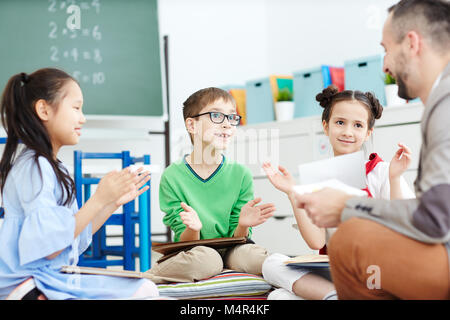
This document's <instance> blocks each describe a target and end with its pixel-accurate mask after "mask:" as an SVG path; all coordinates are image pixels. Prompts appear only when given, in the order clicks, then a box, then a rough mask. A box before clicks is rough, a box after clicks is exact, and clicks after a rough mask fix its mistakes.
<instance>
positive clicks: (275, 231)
mask: <svg viewBox="0 0 450 320" xmlns="http://www.w3.org/2000/svg"><path fill="white" fill-rule="evenodd" d="M293 223H295V218H294V217H293V216H292V214H291V215H290V216H289V217H286V218H284V219H275V218H273V217H272V218H270V219H269V220H267V221H266V222H265V223H263V224H262V225H259V226H257V227H255V228H253V235H252V240H253V241H255V243H256V244H258V245H260V246H262V247H264V248H266V249H267V250H268V251H269V253H275V252H278V253H283V254H285V255H288V256H298V255H302V254H311V253H318V251H317V250H311V249H310V248H309V247H308V245H307V244H306V242H305V241H304V240H303V238H302V236H301V235H300V232H299V231H298V230H297V229H294V228H293V227H292V224H293Z"/></svg>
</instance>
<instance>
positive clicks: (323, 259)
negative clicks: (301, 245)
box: [284, 254, 330, 268]
mask: <svg viewBox="0 0 450 320" xmlns="http://www.w3.org/2000/svg"><path fill="white" fill-rule="evenodd" d="M329 262H330V259H329V258H328V256H327V255H325V254H306V255H301V256H297V257H294V258H290V259H288V260H286V261H285V262H284V264H286V265H287V266H289V267H294V268H329V267H330V264H329Z"/></svg>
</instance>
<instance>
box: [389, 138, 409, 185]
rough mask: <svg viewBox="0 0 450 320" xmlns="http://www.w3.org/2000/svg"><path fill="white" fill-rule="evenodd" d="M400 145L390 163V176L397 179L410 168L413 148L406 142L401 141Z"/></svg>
mask: <svg viewBox="0 0 450 320" xmlns="http://www.w3.org/2000/svg"><path fill="white" fill-rule="evenodd" d="M398 146H399V147H400V148H399V149H398V150H397V152H396V153H395V155H394V157H393V158H392V160H391V163H390V164H389V178H390V179H397V178H400V176H401V175H402V174H403V172H405V171H406V169H408V167H409V166H410V164H411V150H410V149H409V148H408V147H407V146H406V145H404V144H402V143H399V144H398Z"/></svg>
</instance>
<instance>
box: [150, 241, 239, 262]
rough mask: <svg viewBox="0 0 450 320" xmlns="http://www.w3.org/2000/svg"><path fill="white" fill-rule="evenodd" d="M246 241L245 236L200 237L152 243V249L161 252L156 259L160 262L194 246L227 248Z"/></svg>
mask: <svg viewBox="0 0 450 320" xmlns="http://www.w3.org/2000/svg"><path fill="white" fill-rule="evenodd" d="M246 242H247V238H246V237H230V238H214V239H202V240H193V241H179V242H166V243H161V244H153V246H152V250H153V251H156V252H158V253H161V254H163V256H162V257H161V258H160V259H159V260H158V263H159V262H162V261H164V260H166V259H168V258H170V257H172V256H174V255H176V254H177V253H178V252H180V251H186V250H189V249H192V248H193V247H195V246H207V247H211V248H214V249H222V248H228V247H230V246H233V245H237V244H244V243H246Z"/></svg>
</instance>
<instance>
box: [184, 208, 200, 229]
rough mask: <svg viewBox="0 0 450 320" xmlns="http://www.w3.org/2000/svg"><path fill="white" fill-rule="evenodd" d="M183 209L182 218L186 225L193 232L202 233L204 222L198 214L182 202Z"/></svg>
mask: <svg viewBox="0 0 450 320" xmlns="http://www.w3.org/2000/svg"><path fill="white" fill-rule="evenodd" d="M181 207H182V208H183V210H184V211H181V212H180V217H181V221H183V223H184V225H185V226H186V227H187V228H188V229H191V230H193V231H200V230H201V229H202V222H201V221H200V218H199V217H198V215H197V212H195V210H194V209H192V208H191V207H190V206H188V205H187V204H186V203H184V202H181Z"/></svg>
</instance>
